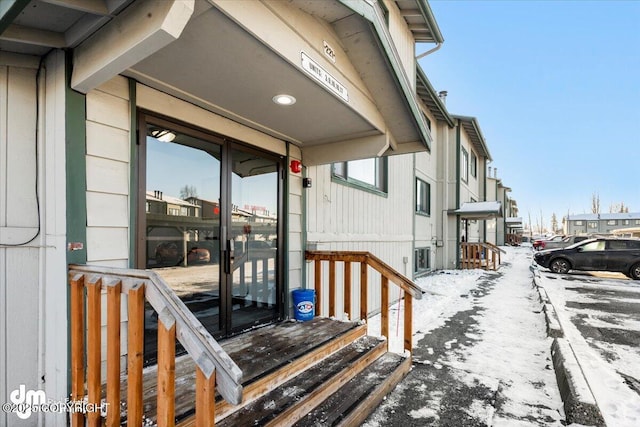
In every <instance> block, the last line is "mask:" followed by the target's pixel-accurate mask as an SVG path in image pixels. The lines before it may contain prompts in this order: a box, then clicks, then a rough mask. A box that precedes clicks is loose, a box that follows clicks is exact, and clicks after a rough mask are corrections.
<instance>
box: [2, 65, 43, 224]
mask: <svg viewBox="0 0 640 427" xmlns="http://www.w3.org/2000/svg"><path fill="white" fill-rule="evenodd" d="M35 76H36V70H27V69H23V68H14V67H11V68H10V69H9V72H8V88H7V98H6V100H7V103H8V105H9V108H8V109H7V113H6V114H7V122H6V128H5V129H6V132H7V133H6V138H7V139H6V156H7V157H6V158H7V159H10V161H7V164H6V169H5V170H6V173H7V177H6V186H7V187H6V204H5V205H4V206H6V209H7V212H6V221H7V226H17V227H35V226H37V223H38V213H37V212H38V211H37V204H36V200H35V184H36V173H35V172H36V167H35V137H36V136H35V135H36V132H35V128H34V124H35V123H36V93H35V92H36V91H35Z"/></svg>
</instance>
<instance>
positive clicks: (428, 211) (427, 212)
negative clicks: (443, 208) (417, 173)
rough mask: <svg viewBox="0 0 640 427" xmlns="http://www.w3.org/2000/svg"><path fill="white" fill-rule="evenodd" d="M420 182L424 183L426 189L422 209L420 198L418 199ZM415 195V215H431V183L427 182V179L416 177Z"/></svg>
mask: <svg viewBox="0 0 640 427" xmlns="http://www.w3.org/2000/svg"><path fill="white" fill-rule="evenodd" d="M420 184H423V185H424V188H425V190H426V200H425V203H424V204H425V205H426V206H425V208H424V209H420V208H421V207H422V204H421V203H420V202H421V200H419V199H420V198H419V195H420V192H419V186H420ZM415 195H416V203H415V213H416V214H417V215H423V216H431V184H429V183H428V182H427V181H425V180H424V179H421V178H418V177H416V185H415Z"/></svg>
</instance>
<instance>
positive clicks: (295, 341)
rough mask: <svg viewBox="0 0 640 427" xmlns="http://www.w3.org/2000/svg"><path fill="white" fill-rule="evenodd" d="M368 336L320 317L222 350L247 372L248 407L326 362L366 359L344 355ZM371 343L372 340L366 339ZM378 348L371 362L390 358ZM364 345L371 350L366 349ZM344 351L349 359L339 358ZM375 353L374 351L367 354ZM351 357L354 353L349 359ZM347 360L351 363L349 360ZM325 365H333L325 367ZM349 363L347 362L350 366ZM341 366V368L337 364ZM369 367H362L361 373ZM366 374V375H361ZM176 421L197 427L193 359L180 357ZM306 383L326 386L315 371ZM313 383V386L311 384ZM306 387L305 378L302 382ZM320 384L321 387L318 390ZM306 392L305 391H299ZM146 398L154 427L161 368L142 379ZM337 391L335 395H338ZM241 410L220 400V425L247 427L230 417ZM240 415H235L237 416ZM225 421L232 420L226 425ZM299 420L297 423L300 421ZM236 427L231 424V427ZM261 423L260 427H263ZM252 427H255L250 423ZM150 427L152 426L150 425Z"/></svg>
mask: <svg viewBox="0 0 640 427" xmlns="http://www.w3.org/2000/svg"><path fill="white" fill-rule="evenodd" d="M365 334H366V326H365V325H362V324H360V323H355V322H340V321H335V320H331V319H328V318H323V317H316V318H314V319H313V320H311V321H309V322H294V321H285V322H281V323H276V324H272V325H267V326H264V327H262V328H257V329H254V330H252V331H249V332H246V333H244V334H241V335H238V336H236V337H233V338H230V339H228V340H224V341H220V345H221V346H222V347H223V348H224V350H225V351H226V352H227V353H228V354H229V356H230V357H231V358H232V359H233V360H234V361H235V362H236V363H237V365H238V367H240V369H242V371H243V372H244V377H243V387H244V393H243V396H244V399H243V404H244V403H249V402H251V401H253V400H255V399H257V398H258V397H260V396H262V395H264V394H265V393H268V392H269V391H271V390H273V389H275V388H276V387H278V386H280V385H282V384H284V383H286V382H288V381H291V380H292V379H293V378H294V377H296V376H299V375H298V374H300V373H301V372H302V371H304V370H307V369H309V368H310V367H312V366H314V365H317V364H319V363H320V362H321V361H323V365H318V366H325V367H326V365H330V364H331V363H334V364H335V363H338V364H340V363H343V364H344V363H346V364H347V365H348V364H349V360H350V359H349V356H345V355H351V356H353V355H354V354H361V353H362V348H359V349H358V348H356V350H354V349H351V350H345V348H347V346H348V345H349V344H351V343H353V342H354V341H358V340H359V339H361V338H362V337H364V336H365ZM366 338H369V339H370V340H371V338H370V337H366ZM373 340H374V341H375V342H376V346H378V347H379V346H380V343H382V344H384V345H383V346H382V347H379V348H378V350H376V351H375V352H372V353H371V354H372V357H373V356H375V358H377V357H379V356H380V355H381V354H382V353H384V352H386V342H385V341H380V339H378V338H374V339H373ZM359 345H361V346H362V345H365V346H367V345H370V343H369V344H362V343H360V344H359ZM340 350H342V352H343V353H344V354H339V351H340ZM368 350H370V349H368ZM349 351H351V352H350V353H349ZM333 354H338V355H337V356H335V357H334V359H333V360H334V362H331V359H328V356H330V355H333ZM345 358H346V359H345ZM325 359H327V360H329V361H325ZM345 360H346V361H345ZM336 361H337V362H336ZM364 367H366V365H363V366H362V368H364ZM360 370H361V369H360ZM320 371H325V373H331V371H330V370H326V369H320ZM175 373H176V379H175V384H176V401H175V408H176V409H175V410H176V421H177V422H178V424H179V425H182V426H188V425H192V424H193V423H194V419H193V415H194V409H195V408H194V402H195V368H194V362H193V360H192V359H190V358H189V357H187V356H186V355H185V356H181V357H178V358H177V359H176V366H175ZM355 373H357V372H356V371H353V373H352V374H343V377H344V375H348V376H349V377H350V378H347V379H345V378H343V380H342V381H341V382H342V383H344V382H346V381H348V380H349V379H351V378H352V377H353V376H354V374H355ZM305 378H307V380H306V381H307V382H306V383H305V384H304V385H303V387H302V388H305V389H309V388H313V387H312V385H311V383H309V381H311V382H313V381H316V382H322V378H323V377H322V376H321V375H318V373H317V372H314V371H310V372H309V373H307V376H306V377H305ZM309 378H311V379H312V380H309ZM297 380H300V381H303V382H304V378H302V377H301V378H297ZM317 385H318V384H316V386H317ZM297 387H298V388H301V386H297ZM121 388H122V391H121V393H122V394H121V395H122V396H126V389H127V383H126V377H123V378H122V383H121ZM143 390H144V392H143V394H144V396H145V397H144V402H143V408H144V414H145V423H148V425H154V424H155V422H156V412H157V411H156V406H157V402H156V400H157V397H156V396H157V367H156V366H155V365H154V366H150V367H148V368H146V369H145V370H144V374H143ZM334 391H335V390H334ZM241 407H242V405H240V406H232V405H230V404H228V403H227V402H226V401H224V400H223V399H221V398H220V397H219V396H218V399H217V401H216V409H215V412H216V423H219V422H220V423H223V425H244V424H243V423H244V422H245V421H246V420H244V421H240V420H236V421H233V422H231V420H232V419H234V418H233V417H230V414H232V413H233V412H234V411H236V410H237V409H239V408H241ZM246 412H247V411H246V410H245V412H244V414H243V415H242V416H244V417H256V416H257V417H259V418H260V419H262V421H263V422H266V421H265V420H267V419H269V418H272V417H274V414H272V413H271V414H268V415H265V414H261V415H260V414H258V415H256V414H250V415H247V413H246ZM121 414H122V423H123V424H125V422H126V416H127V408H126V405H125V404H124V403H123V404H122V406H121ZM234 415H235V414H234ZM225 418H229V420H228V421H225V420H224V419H225ZM296 419H297V418H296ZM230 422H231V424H229V423H230ZM236 422H240V424H236ZM263 422H259V423H258V425H264V423H263ZM250 424H254V423H253V422H251V423H250ZM145 425H147V424H145Z"/></svg>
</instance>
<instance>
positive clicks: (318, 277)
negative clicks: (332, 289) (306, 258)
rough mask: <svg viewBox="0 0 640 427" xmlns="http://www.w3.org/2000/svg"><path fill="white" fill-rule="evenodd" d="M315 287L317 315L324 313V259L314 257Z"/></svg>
mask: <svg viewBox="0 0 640 427" xmlns="http://www.w3.org/2000/svg"><path fill="white" fill-rule="evenodd" d="M313 262H314V265H313V268H314V282H315V283H314V287H315V289H316V307H315V309H316V310H315V311H316V312H315V315H316V316H320V315H322V261H320V260H319V259H317V258H316V259H314V261H313Z"/></svg>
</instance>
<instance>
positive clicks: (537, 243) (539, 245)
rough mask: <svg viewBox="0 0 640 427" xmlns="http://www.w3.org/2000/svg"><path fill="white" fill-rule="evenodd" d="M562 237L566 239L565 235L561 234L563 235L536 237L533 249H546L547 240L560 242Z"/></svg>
mask: <svg viewBox="0 0 640 427" xmlns="http://www.w3.org/2000/svg"><path fill="white" fill-rule="evenodd" d="M562 239H564V236H561V235H555V236H552V237H550V238H548V239H536V240H534V241H533V249H535V250H537V251H539V250H541V249H544V247H545V246H546V244H547V242H559V241H561V240H562Z"/></svg>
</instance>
